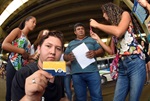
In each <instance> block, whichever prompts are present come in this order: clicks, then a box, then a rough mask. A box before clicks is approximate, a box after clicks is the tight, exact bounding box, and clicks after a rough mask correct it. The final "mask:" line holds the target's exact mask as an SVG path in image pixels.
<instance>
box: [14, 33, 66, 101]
mask: <svg viewBox="0 0 150 101" xmlns="http://www.w3.org/2000/svg"><path fill="white" fill-rule="evenodd" d="M37 51H38V54H40V55H39V59H38V62H37V63H36V62H32V63H30V64H28V65H27V66H25V67H22V68H21V69H20V70H19V71H18V72H17V73H16V75H15V77H14V79H13V83H12V101H41V100H42V101H60V100H61V101H62V98H63V97H64V87H63V82H62V81H63V78H62V77H58V76H55V77H54V76H52V75H50V74H49V73H48V72H46V71H44V70H42V68H43V66H42V65H43V61H59V60H60V57H61V54H62V52H63V36H62V33H60V32H58V31H49V32H48V33H47V34H46V35H44V36H42V38H41V41H40V43H39V45H38V48H37ZM43 99H44V100H43Z"/></svg>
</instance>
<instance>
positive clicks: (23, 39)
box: [2, 16, 36, 101]
mask: <svg viewBox="0 0 150 101" xmlns="http://www.w3.org/2000/svg"><path fill="white" fill-rule="evenodd" d="M35 26H36V18H35V17H33V16H29V17H27V18H26V19H25V20H23V21H22V22H21V23H20V25H19V27H18V28H15V29H13V30H12V31H11V32H10V34H9V35H8V36H7V37H6V38H5V40H4V41H3V43H2V48H3V49H4V50H7V51H9V52H10V55H9V58H8V62H7V67H6V71H7V73H6V78H7V79H6V88H7V90H6V101H11V84H12V79H13V77H14V75H15V73H16V71H18V70H19V69H20V68H21V66H22V65H26V64H27V63H28V58H29V53H30V48H31V44H30V41H29V40H28V38H27V35H28V33H29V32H30V31H32V30H33V29H34V28H35Z"/></svg>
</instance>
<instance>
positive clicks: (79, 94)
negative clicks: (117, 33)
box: [64, 23, 103, 101]
mask: <svg viewBox="0 0 150 101" xmlns="http://www.w3.org/2000/svg"><path fill="white" fill-rule="evenodd" d="M74 33H75V35H76V39H75V40H73V41H71V42H70V43H69V45H68V47H67V48H66V50H65V53H64V60H65V61H71V73H72V80H73V86H74V90H75V94H76V101H87V87H88V89H89V91H90V94H91V101H102V94H101V88H100V87H101V79H100V75H99V72H98V68H97V63H96V62H93V63H91V64H90V65H88V66H87V67H85V68H84V69H82V67H81V66H80V64H79V63H78V60H77V59H76V58H75V56H74V54H73V52H72V50H73V49H75V48H76V47H77V46H79V45H81V44H82V43H85V45H86V46H87V47H88V49H89V51H88V52H87V53H86V57H87V58H89V59H93V58H95V57H97V56H99V55H100V54H101V53H103V50H102V48H101V47H100V46H99V44H98V43H97V42H96V41H95V40H94V39H92V38H91V37H87V36H86V35H85V27H84V25H83V24H82V23H77V24H75V25H74ZM83 50H84V49H83ZM80 52H82V50H81V51H80ZM83 61H84V60H83Z"/></svg>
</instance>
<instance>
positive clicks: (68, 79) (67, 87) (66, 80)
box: [64, 74, 72, 101]
mask: <svg viewBox="0 0 150 101" xmlns="http://www.w3.org/2000/svg"><path fill="white" fill-rule="evenodd" d="M64 86H65V91H66V94H67V97H68V99H69V101H72V92H71V74H67V75H66V76H65V77H64Z"/></svg>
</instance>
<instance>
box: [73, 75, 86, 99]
mask: <svg viewBox="0 0 150 101" xmlns="http://www.w3.org/2000/svg"><path fill="white" fill-rule="evenodd" d="M82 75H84V73H83V74H73V75H72V80H73V87H74V91H75V96H76V100H75V101H87V93H86V92H87V85H86V81H84V79H83V78H82Z"/></svg>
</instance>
